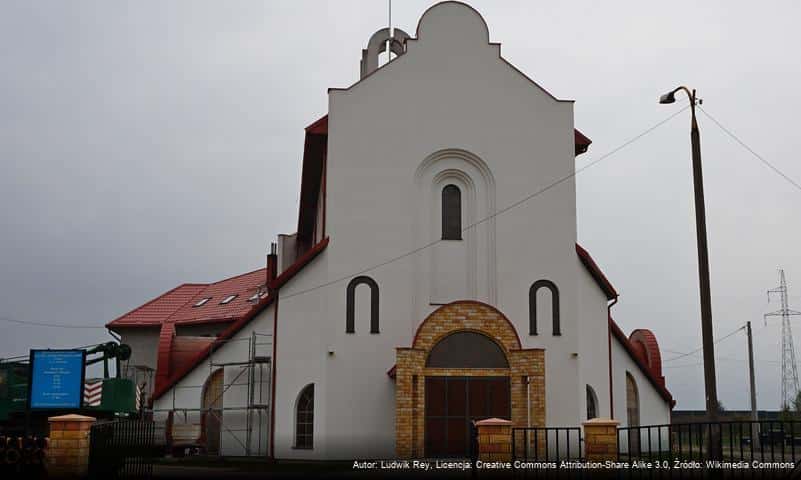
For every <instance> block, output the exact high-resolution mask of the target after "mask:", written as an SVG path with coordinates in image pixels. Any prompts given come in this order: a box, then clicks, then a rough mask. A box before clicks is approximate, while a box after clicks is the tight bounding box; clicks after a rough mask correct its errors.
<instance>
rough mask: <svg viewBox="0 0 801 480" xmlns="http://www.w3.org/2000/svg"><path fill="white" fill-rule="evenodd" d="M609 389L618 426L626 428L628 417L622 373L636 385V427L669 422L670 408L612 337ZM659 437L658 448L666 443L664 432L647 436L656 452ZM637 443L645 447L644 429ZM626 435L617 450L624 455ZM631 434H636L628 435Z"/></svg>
mask: <svg viewBox="0 0 801 480" xmlns="http://www.w3.org/2000/svg"><path fill="white" fill-rule="evenodd" d="M612 366H613V368H612V375H613V379H612V389H613V392H614V402H615V420H617V421H619V422H620V427H629V424H628V418H627V417H628V416H627V410H626V373H627V372H628V373H630V374H631V375H632V377H634V381H635V383H636V384H637V391H638V392H639V401H640V425H641V426H646V425H664V424H668V423H670V405H669V404H668V403H667V402H666V401H665V399H664V398H662V396H661V395H660V394H659V392H657V390H656V389H655V388H654V387H653V386H652V385H651V383H650V382H649V381H648V379H647V378H646V377H645V375H644V374H643V372H642V370H640V368H639V366H637V364H636V363H634V361H633V360H632V359H631V357H630V356H629V354H628V352H627V351H626V350H625V349H624V347H623V346H622V345H621V344H620V342H619V341H618V340H617V339H616V338H614V337H613V338H612ZM657 432H660V433H659V435H661V437H662V445H663V446H666V445H668V443H667V440H668V438H667V435H668V430H667V429H661V430H657V429H653V430H652V432H651V433H652V435H651V449H652V450H654V451H656V450H657V446H658V442H659V436H658V435H657ZM640 434H641V440H640V442H641V443H640V444H641V445H642V447H641V448H642V449H645V448H646V446H647V444H648V436H647V430H641V431H640ZM626 435H627V434H623V435H622V436H621V437H620V449H621V451H623V452H625V451H628V441H627V436H626ZM631 435H636V433H632V434H631Z"/></svg>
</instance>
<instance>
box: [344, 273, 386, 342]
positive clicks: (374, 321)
mask: <svg viewBox="0 0 801 480" xmlns="http://www.w3.org/2000/svg"><path fill="white" fill-rule="evenodd" d="M361 284H365V285H367V286H368V287H370V333H379V332H378V284H377V283H375V280H373V279H372V278H370V277H365V276H360V277H356V278H354V279H353V280H351V281H350V283H348V288H347V290H346V299H345V310H346V311H345V333H356V287H358V286H359V285H361Z"/></svg>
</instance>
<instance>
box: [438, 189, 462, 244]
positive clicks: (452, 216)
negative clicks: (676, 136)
mask: <svg viewBox="0 0 801 480" xmlns="http://www.w3.org/2000/svg"><path fill="white" fill-rule="evenodd" d="M442 239H443V240H461V239H462V191H461V190H459V187H457V186H456V185H445V188H443V189H442Z"/></svg>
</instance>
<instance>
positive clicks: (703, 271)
mask: <svg viewBox="0 0 801 480" xmlns="http://www.w3.org/2000/svg"><path fill="white" fill-rule="evenodd" d="M679 90H683V91H684V92H685V93H687V96H688V97H690V112H692V124H691V126H690V140H691V142H692V154H693V186H694V187H695V234H696V237H697V239H696V241H697V245H698V280H699V284H700V287H701V292H700V293H701V337H702V346H703V352H704V385H705V387H706V414H707V417H708V421H709V422H715V421H716V420H717V418H718V393H717V382H716V380H715V342H714V341H713V339H712V300H711V295H710V293H709V252H708V250H707V244H706V211H705V207H704V179H703V174H702V171H701V137H700V134H699V132H698V122H697V121H696V119H695V106H696V104H699V105H700V104H701V103H702V102H701V99H699V98H697V97H696V96H695V90H690V89H688V88H687V87H683V86H682V87H678V88H676V89H674V90H673V91H671V92H668V93H666V94H664V95H662V96H661V97H660V98H659V103H661V104H668V103H674V102H675V101H676V92H678V91H679ZM713 436H714V435H712V428H711V427H710V450H709V454H710V457H712V458H720V454H721V453H722V452H720V451H719V450H718V449H719V442H716V441H713V439H712V438H711V437H713Z"/></svg>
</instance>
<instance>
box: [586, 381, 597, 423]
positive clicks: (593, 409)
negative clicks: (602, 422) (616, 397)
mask: <svg viewBox="0 0 801 480" xmlns="http://www.w3.org/2000/svg"><path fill="white" fill-rule="evenodd" d="M597 416H598V397H597V396H596V395H595V390H593V389H592V387H591V386H589V385H587V420H592V419H593V418H596V417H597Z"/></svg>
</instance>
